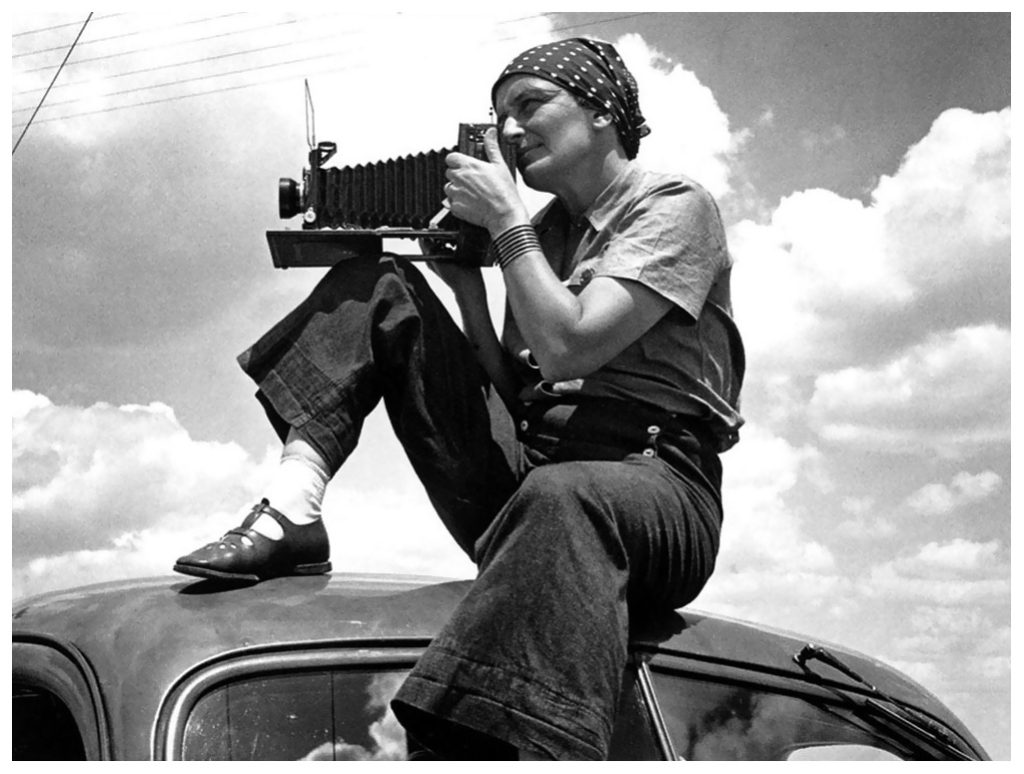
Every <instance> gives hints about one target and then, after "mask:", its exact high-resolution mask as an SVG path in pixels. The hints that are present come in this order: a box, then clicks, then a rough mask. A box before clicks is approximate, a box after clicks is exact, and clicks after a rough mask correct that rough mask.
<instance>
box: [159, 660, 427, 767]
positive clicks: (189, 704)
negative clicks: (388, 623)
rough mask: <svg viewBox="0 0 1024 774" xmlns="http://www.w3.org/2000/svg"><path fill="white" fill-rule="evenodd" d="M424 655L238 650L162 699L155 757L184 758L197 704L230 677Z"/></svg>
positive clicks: (394, 663) (398, 664)
mask: <svg viewBox="0 0 1024 774" xmlns="http://www.w3.org/2000/svg"><path fill="white" fill-rule="evenodd" d="M422 653H423V648H409V647H407V646H395V647H388V646H386V645H385V646H377V647H357V648H353V647H351V646H349V647H345V646H344V645H338V646H335V647H329V648H323V647H312V646H311V647H310V648H309V649H306V650H296V649H288V650H279V651H271V652H261V653H257V654H236V655H234V656H230V657H229V658H227V659H224V660H221V661H218V662H216V663H213V664H209V665H207V666H205V667H200V668H198V669H196V670H194V671H193V672H192V673H190V674H189V675H187V676H186V677H185V678H184V679H182V680H180V681H179V682H178V683H177V684H176V685H175V686H174V687H173V688H172V689H171V690H170V691H168V693H167V694H166V695H165V697H164V699H163V701H161V703H160V707H159V709H158V710H157V713H156V717H155V718H154V722H153V733H152V745H151V748H152V758H153V760H171V761H178V760H181V750H182V745H183V743H184V735H185V726H186V724H187V722H188V719H189V714H190V713H191V711H192V709H193V707H195V704H196V702H197V701H199V699H200V698H201V697H202V696H203V695H204V694H206V693H207V692H209V691H210V690H211V689H212V688H214V687H216V686H217V685H220V684H222V683H224V682H227V681H228V680H232V679H236V678H239V677H246V676H251V675H257V674H269V673H273V672H277V671H281V670H296V671H299V670H301V671H307V670H309V671H311V670H316V669H336V668H342V669H345V668H348V669H356V668H360V667H365V668H369V667H384V666H391V667H394V668H396V669H412V667H413V666H414V665H415V663H416V659H417V658H419V656H420V655H421V654H422Z"/></svg>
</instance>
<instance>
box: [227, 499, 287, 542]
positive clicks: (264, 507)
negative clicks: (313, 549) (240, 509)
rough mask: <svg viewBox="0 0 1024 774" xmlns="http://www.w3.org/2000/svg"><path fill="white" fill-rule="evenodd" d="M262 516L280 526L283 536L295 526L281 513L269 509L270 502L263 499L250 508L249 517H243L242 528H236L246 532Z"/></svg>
mask: <svg viewBox="0 0 1024 774" xmlns="http://www.w3.org/2000/svg"><path fill="white" fill-rule="evenodd" d="M264 514H266V515H267V516H269V517H270V518H272V519H273V520H274V521H276V522H277V523H278V524H280V525H281V529H282V530H284V532H285V534H287V533H288V530H289V528H291V527H294V526H295V524H293V523H292V522H291V521H289V519H288V517H287V516H285V515H284V514H283V513H281V511H279V510H277V509H276V508H273V507H271V505H270V501H269V500H267V498H265V497H264V498H263V499H262V500H260V501H259V502H258V503H256V505H254V506H253V507H252V510H251V511H249V515H248V516H246V517H245V521H243V522H242V526H241V527H238V529H239V530H248V529H249V528H250V527H251V526H252V525H253V524H255V523H256V519H258V518H259V517H260V516H262V515H264ZM232 532H236V530H232Z"/></svg>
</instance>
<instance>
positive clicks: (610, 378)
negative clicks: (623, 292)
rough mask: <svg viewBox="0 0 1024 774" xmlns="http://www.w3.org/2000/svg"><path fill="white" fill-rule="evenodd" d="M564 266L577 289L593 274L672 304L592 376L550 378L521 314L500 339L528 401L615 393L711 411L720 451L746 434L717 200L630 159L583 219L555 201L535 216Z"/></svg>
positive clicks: (552, 255)
mask: <svg viewBox="0 0 1024 774" xmlns="http://www.w3.org/2000/svg"><path fill="white" fill-rule="evenodd" d="M534 224H535V226H536V228H537V233H538V236H539V238H540V242H541V247H542V248H543V250H544V254H545V256H546V257H547V259H548V262H549V263H550V264H551V266H552V268H553V269H554V271H555V273H556V274H557V275H558V277H559V278H560V279H562V281H563V282H564V284H565V285H566V286H567V287H568V288H569V289H570V290H572V291H573V292H576V293H579V292H580V291H581V290H582V289H583V288H584V287H585V286H586V284H587V283H588V282H590V281H591V280H592V279H593V278H594V277H614V278H616V279H621V280H629V281H633V282H639V283H641V284H643V285H644V286H646V287H648V288H650V289H651V290H653V291H655V292H656V293H658V294H660V295H661V296H663V297H665V298H667V299H668V300H669V301H671V302H672V304H673V308H672V310H671V311H670V312H669V313H668V314H666V315H665V316H664V317H662V318H661V319H660V320H659V321H658V322H657V323H655V325H654V326H653V327H652V328H651V329H650V330H648V331H647V332H646V333H644V334H643V335H642V336H641V337H640V338H639V339H638V340H637V341H635V342H633V343H632V344H630V345H629V346H628V347H626V349H625V350H623V351H622V352H621V353H619V354H618V355H616V356H615V357H614V358H612V360H611V361H609V362H608V363H606V364H605V365H603V366H602V367H600V368H599V369H597V370H596V371H594V372H593V373H591V374H588V375H587V376H585V377H583V378H580V379H573V380H571V381H566V382H548V381H544V380H542V379H541V377H540V373H539V371H538V370H537V369H535V368H531V367H530V366H529V363H530V362H531V359H530V358H529V357H528V351H527V349H526V345H525V343H524V341H523V338H522V335H521V334H520V333H519V330H518V327H517V326H516V323H515V319H514V318H513V317H512V315H511V314H506V316H505V320H506V322H505V330H504V333H503V336H502V341H503V344H504V346H505V347H506V349H507V350H508V351H509V352H510V353H511V354H512V355H513V357H514V358H516V360H517V364H518V365H519V367H520V372H521V374H522V375H523V376H524V378H526V380H527V383H528V384H527V387H526V388H525V389H524V390H523V391H522V393H521V395H520V397H521V399H523V400H524V401H527V402H529V401H531V400H541V399H549V400H550V399H552V398H553V397H559V396H576V395H578V396H594V397H601V398H617V399H622V400H628V401H634V402H637V403H641V404H644V405H648V406H654V407H657V408H660V409H662V410H665V411H669V412H671V413H675V414H680V415H683V416H686V417H688V418H691V419H698V420H703V421H704V422H705V423H706V425H707V427H708V429H709V430H710V431H711V432H712V433H713V434H714V436H715V437H716V438H717V439H718V445H719V451H724V450H725V449H728V448H729V447H730V446H732V445H733V444H735V443H736V441H737V440H738V437H739V428H740V426H741V425H742V424H743V419H742V417H741V416H740V414H739V394H740V387H741V384H742V381H743V373H744V368H745V359H744V351H743V344H742V340H741V338H740V334H739V331H738V329H737V328H736V324H735V322H734V321H733V317H732V300H731V296H730V288H729V281H730V274H731V270H732V259H731V257H730V255H729V251H728V248H727V246H726V240H725V232H724V229H723V227H722V222H721V218H720V216H719V212H718V207H717V205H716V204H715V201H714V199H713V198H712V197H711V196H710V194H708V193H707V192H706V191H705V190H704V189H703V188H701V187H700V186H699V185H698V184H697V183H695V182H694V181H692V180H690V179H688V178H686V177H685V176H682V175H669V174H663V173H656V172H651V171H648V170H645V169H643V168H642V167H641V166H639V164H638V163H637V162H635V161H633V162H629V164H627V166H626V168H625V170H624V171H623V172H621V173H620V174H619V175H618V176H617V177H616V178H615V179H614V180H613V181H612V183H611V184H610V185H609V186H608V187H607V188H606V189H605V190H604V191H603V192H602V193H601V194H600V195H599V196H598V197H597V199H596V200H595V201H594V203H593V204H592V205H591V207H590V208H589V209H588V210H587V211H586V212H585V213H584V214H583V215H582V216H581V217H580V218H579V219H578V220H576V221H575V222H574V221H573V219H572V218H571V217H570V216H569V213H568V212H567V210H566V209H565V208H564V207H563V206H562V205H561V203H560V202H559V201H558V200H557V199H556V200H554V201H553V202H552V203H551V204H550V205H548V206H547V207H546V208H545V209H544V210H542V211H541V212H540V213H539V214H538V215H537V217H536V218H535V219H534Z"/></svg>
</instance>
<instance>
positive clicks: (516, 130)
mask: <svg viewBox="0 0 1024 774" xmlns="http://www.w3.org/2000/svg"><path fill="white" fill-rule="evenodd" d="M501 136H502V137H503V138H504V140H505V142H509V143H511V142H514V141H515V140H517V139H519V138H520V137H522V136H523V127H522V126H520V125H519V122H518V121H516V120H515V119H514V118H513V117H512V116H506V118H505V121H504V122H503V123H502V125H501Z"/></svg>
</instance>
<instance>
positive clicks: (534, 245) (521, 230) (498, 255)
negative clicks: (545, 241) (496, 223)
mask: <svg viewBox="0 0 1024 774" xmlns="http://www.w3.org/2000/svg"><path fill="white" fill-rule="evenodd" d="M493 250H494V258H495V263H497V264H498V266H499V267H500V268H501V270H502V271H505V270H506V269H507V268H508V267H509V266H511V265H512V264H513V263H514V262H515V261H517V260H518V259H520V258H522V257H523V256H524V255H527V254H528V253H532V252H541V246H540V239H539V238H538V237H537V231H536V230H535V229H534V227H533V225H532V224H530V223H521V224H519V225H517V226H512V227H510V228H507V229H505V230H504V231H502V232H501V233H500V234H498V235H497V236H496V237H494V242H493Z"/></svg>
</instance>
